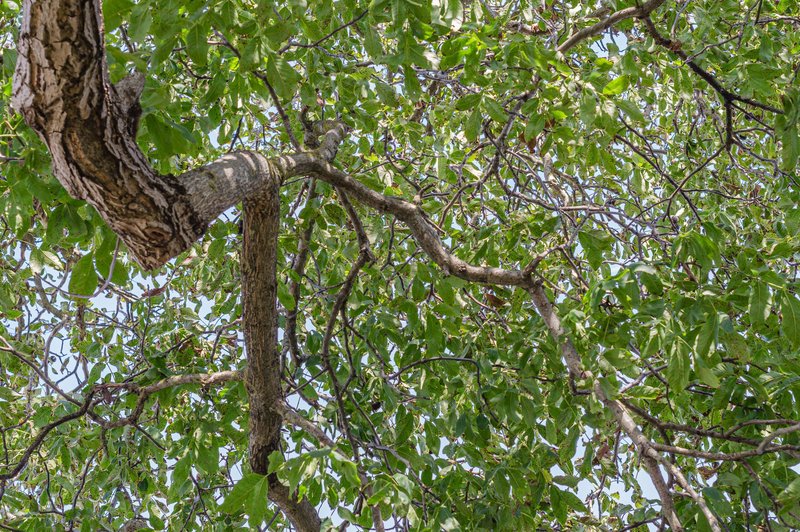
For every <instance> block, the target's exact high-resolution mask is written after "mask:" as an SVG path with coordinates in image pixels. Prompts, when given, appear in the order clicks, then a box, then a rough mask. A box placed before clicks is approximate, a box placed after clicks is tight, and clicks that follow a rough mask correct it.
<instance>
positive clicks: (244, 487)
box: [220, 473, 267, 514]
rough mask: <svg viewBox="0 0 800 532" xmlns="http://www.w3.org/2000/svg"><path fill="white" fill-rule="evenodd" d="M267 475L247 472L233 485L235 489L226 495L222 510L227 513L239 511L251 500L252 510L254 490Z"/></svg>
mask: <svg viewBox="0 0 800 532" xmlns="http://www.w3.org/2000/svg"><path fill="white" fill-rule="evenodd" d="M266 478H267V477H266V476H264V475H259V474H257V473H247V474H246V475H244V476H243V477H242V478H241V479H239V481H238V482H237V483H236V484H235V485H234V486H233V489H232V490H231V491H230V493H228V495H227V497H225V501H224V502H223V503H222V504H221V505H220V510H222V511H223V512H225V513H226V514H233V513H236V512H238V511H239V510H240V509H241V508H242V507H243V506H244V504H245V502H246V501H248V500H249V501H250V503H251V504H250V508H248V510H249V511H252V509H253V508H252V503H253V499H252V496H253V491H254V490H256V489H257V487H258V484H259V483H260V482H262V481H263V480H266Z"/></svg>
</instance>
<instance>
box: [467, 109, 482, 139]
mask: <svg viewBox="0 0 800 532" xmlns="http://www.w3.org/2000/svg"><path fill="white" fill-rule="evenodd" d="M481 119H482V115H481V113H480V111H479V110H478V109H475V110H474V111H472V114H470V115H469V118H467V123H466V124H465V126H464V136H465V137H466V138H467V140H469V141H470V142H475V140H477V138H478V135H480V133H481V125H482V120H481Z"/></svg>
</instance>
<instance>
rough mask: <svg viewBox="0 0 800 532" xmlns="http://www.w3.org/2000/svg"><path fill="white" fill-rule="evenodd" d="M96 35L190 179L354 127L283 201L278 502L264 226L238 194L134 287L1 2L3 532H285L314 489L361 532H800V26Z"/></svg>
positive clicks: (765, 21) (348, 3) (343, 27)
mask: <svg viewBox="0 0 800 532" xmlns="http://www.w3.org/2000/svg"><path fill="white" fill-rule="evenodd" d="M76 4H82V5H89V4H91V2H90V1H88V0H87V1H83V0H82V1H81V2H76ZM87 9H89V8H87ZM88 12H90V11H87V13H88ZM102 13H103V17H104V30H105V52H106V59H107V62H108V70H109V75H110V80H111V81H112V82H114V83H117V82H119V81H120V80H122V79H123V78H125V76H127V75H128V74H130V73H131V72H134V71H137V72H140V73H143V74H144V75H145V85H144V90H143V92H142V94H141V99H140V105H141V109H142V114H141V118H140V119H136V118H138V117H134V118H135V119H134V122H136V123H135V124H133V126H132V127H133V130H134V131H136V130H137V129H136V128H137V127H138V136H137V137H136V139H137V142H138V145H139V147H140V148H141V150H142V152H143V153H144V154H145V155H146V157H147V159H148V160H149V162H150V163H151V164H152V165H153V167H154V168H155V170H157V171H158V172H160V173H161V174H164V175H170V176H172V175H182V174H183V173H185V172H187V171H189V170H193V169H196V168H205V167H204V166H203V165H206V164H208V163H210V162H212V161H214V160H216V159H218V158H219V157H221V156H223V155H224V154H226V153H229V152H236V151H238V150H250V151H252V152H255V153H260V154H262V155H264V156H266V157H272V158H277V157H279V156H283V155H286V154H291V153H296V152H298V151H302V150H310V149H312V148H316V145H315V144H314V143H315V141H316V139H315V136H314V135H310V134H309V131H310V129H313V127H314V124H326V123H327V122H325V121H331V120H335V121H337V123H342V124H346V126H347V130H348V132H347V134H346V135H345V137H344V139H343V140H342V141H341V144H340V145H339V146H338V153H336V151H335V150H334V153H336V156H335V159H334V162H333V166H335V168H333V167H331V170H330V171H329V172H328V171H327V170H326V171H316V170H315V171H314V172H307V173H304V174H303V175H297V176H294V177H291V178H288V179H285V180H284V181H283V182H282V183H281V186H280V189H279V190H280V191H279V196H280V216H279V218H280V219H279V222H278V223H279V227H277V230H278V232H277V239H278V247H277V258H276V262H275V263H276V264H277V288H276V294H277V296H276V297H277V305H278V309H279V316H278V325H277V326H278V329H277V332H278V342H279V344H280V348H279V350H278V352H279V354H280V362H281V366H280V378H281V387H280V388H281V389H280V390H279V391H276V390H272V392H275V393H276V394H277V395H278V396H279V398H280V399H281V400H280V401H279V403H276V404H275V405H273V406H269V405H267V406H268V407H269V408H273V409H275V411H276V412H278V413H279V414H280V416H281V418H282V420H283V424H282V429H281V438H280V441H281V445H280V449H279V450H278V451H276V452H273V453H272V454H271V456H270V457H269V473H270V474H273V475H274V476H273V477H268V476H264V475H262V474H258V472H253V471H251V467H250V465H249V462H248V435H249V434H248V413H249V412H250V411H251V409H252V408H253V406H252V405H251V403H252V401H253V389H252V387H249V385H248V386H245V385H244V383H243V375H246V373H245V372H246V370H247V368H246V360H247V356H248V354H250V353H248V350H247V349H245V345H244V340H245V338H244V334H243V332H242V323H243V319H244V318H246V316H243V310H242V293H241V290H240V287H241V285H242V282H243V273H242V272H243V271H245V272H246V271H247V267H248V264H242V262H241V256H240V249H241V246H242V233H243V232H244V233H245V236H246V235H249V234H256V233H258V230H259V228H258V227H253V224H252V223H251V224H250V225H249V226H248V224H247V222H246V221H245V223H244V228H243V225H242V221H241V214H242V207H241V206H240V205H237V206H235V207H233V208H231V209H228V210H226V211H225V212H224V213H223V214H222V216H221V217H219V219H217V220H216V221H215V222H213V223H212V224H211V225H210V226H209V227H208V229H207V231H206V232H205V233H204V235H203V236H202V238H201V239H200V240H199V241H198V242H196V243H195V244H194V245H193V247H192V248H191V249H189V250H188V251H186V252H185V253H183V254H182V255H180V256H179V257H177V258H176V259H175V260H174V261H172V262H170V263H169V264H167V265H166V266H163V267H161V268H160V269H157V270H155V271H146V270H145V269H144V268H142V267H140V266H139V265H138V264H137V263H136V262H135V261H134V260H132V259H131V257H130V256H129V254H128V253H127V252H126V246H125V245H124V243H123V242H122V241H121V239H119V238H118V236H117V235H116V234H115V233H114V231H112V230H111V229H110V228H109V226H108V225H107V224H106V223H105V222H104V221H103V219H101V217H100V215H98V213H97V211H96V210H95V209H93V208H92V207H91V206H89V205H88V204H87V203H86V202H85V201H82V200H80V199H74V198H72V197H70V196H69V195H68V194H67V192H66V191H65V189H64V187H63V186H62V185H61V184H60V182H59V179H60V176H58V175H54V173H57V172H54V171H53V167H52V166H51V159H50V154H49V152H48V147H47V146H45V145H44V144H43V142H42V140H40V138H39V137H38V136H37V135H36V133H34V131H33V130H32V129H30V128H29V127H28V126H27V125H26V124H25V121H24V119H23V117H22V116H21V115H20V114H18V113H16V112H15V111H14V110H12V109H11V106H10V102H11V97H12V76H13V74H14V69H15V65H16V64H17V60H18V57H17V51H16V50H17V44H16V43H17V40H18V38H19V37H20V35H19V28H20V23H21V20H22V6H21V5H18V4H17V3H15V2H4V3H2V4H0V48H1V49H2V65H0V66H1V67H2V70H3V78H2V80H3V81H2V85H1V86H0V87H2V96H0V105H2V116H0V120H2V129H1V130H0V163H1V164H2V166H0V168H1V169H2V176H1V178H0V239H2V243H3V245H2V246H1V247H0V268H2V276H3V277H2V283H0V438H1V439H2V449H0V527H2V528H8V529H11V530H41V529H43V528H45V527H52V528H54V529H56V530H60V529H70V530H71V529H80V530H99V529H118V528H120V527H122V526H128V527H145V526H146V527H150V528H153V529H157V530H160V529H170V530H171V529H181V528H189V529H215V530H216V529H220V530H227V529H230V528H238V527H245V526H249V527H251V528H256V527H262V528H263V527H267V528H269V527H273V528H278V529H279V528H281V527H288V526H290V522H292V521H294V519H295V518H294V517H293V513H292V512H293V510H292V508H291V507H290V503H292V501H293V502H294V503H296V502H297V499H305V500H306V501H308V502H309V503H310V504H311V506H313V507H314V508H316V509H317V511H318V514H319V516H320V517H321V519H322V520H323V526H329V525H330V526H333V525H336V526H338V525H339V524H341V523H343V522H346V523H349V524H350V525H351V526H352V527H353V528H376V529H380V528H381V527H383V526H387V527H391V526H395V525H396V526H398V527H400V528H401V529H404V530H405V529H409V530H441V529H445V530H476V529H489V530H533V529H537V528H539V529H547V530H549V529H563V530H620V529H625V530H632V529H639V530H645V529H647V528H646V527H647V526H648V525H653V526H663V527H666V526H669V527H671V528H672V529H675V530H678V529H680V528H681V527H685V528H687V529H690V530H721V529H722V527H726V529H728V530H755V529H766V530H791V529H797V528H798V527H800V475H798V472H797V468H796V467H795V466H796V465H797V463H798V460H800V417H798V412H799V411H800V404H798V403H799V402H800V362H798V354H799V353H800V294H798V287H799V286H800V284H799V279H798V264H799V262H798V261H800V239H799V238H798V234H800V207H798V201H799V200H800V188H799V187H798V173H797V167H798V158H799V157H800V134H799V132H798V131H799V130H798V128H799V127H800V82H799V81H798V72H800V64H799V63H798V59H797V58H798V56H800V7H799V6H798V4H797V2H795V1H794V0H781V1H775V2H766V1H764V0H749V1H747V2H734V1H732V0H717V1H710V0H697V1H692V2H688V1H664V0H660V1H659V0H650V1H648V2H635V1H628V0H609V1H603V2H577V1H574V0H567V1H558V0H547V1H541V2H540V1H536V2H529V1H526V0H522V1H510V2H498V3H489V2H482V1H476V0H473V1H462V0H415V1H406V0H373V1H372V2H370V3H364V2H358V1H355V0H341V1H336V2H333V1H330V0H322V1H320V2H313V3H311V2H306V1H305V0H291V1H289V2H272V1H263V2H249V1H244V0H208V1H205V2H199V1H188V2H179V1H176V0H160V1H159V2H155V1H153V0H140V1H136V2H134V1H133V0H107V1H105V2H104V3H103V4H102ZM63 16H65V17H70V16H75V14H74V13H65V14H64V15H63ZM135 114H136V113H134V115H135ZM304 138H305V141H304ZM304 142H306V144H304ZM275 160H278V159H275ZM325 172H328V173H325ZM336 172H339V173H336ZM331 175H336V176H345V177H348V178H352V181H353V182H355V183H356V184H357V185H348V184H347V183H345V182H344V181H335V180H333V178H331ZM337 179H339V178H337ZM341 179H344V178H343V177H342V178H341ZM343 183H344V184H343ZM358 186H360V187H362V188H358ZM364 190H368V191H371V193H372V194H374V195H373V196H369V197H367V195H368V194H367V192H364ZM359 191H360V192H359ZM369 198H373V199H372V200H370V199H369ZM401 200H405V201H402V202H401ZM380 202H384V203H380ZM393 202H394V203H393ZM245 208H246V207H245ZM404 209H405V210H404ZM404 213H405V214H404ZM248 227H249V228H248ZM422 227H424V228H425V229H424V230H423V229H420V228H422ZM426 231H428V232H426ZM432 235H435V236H432ZM426 238H427V239H428V240H425V239H426ZM442 253H446V254H448V255H442ZM449 265H454V266H453V267H449ZM468 266H469V267H470V268H471V267H473V266H475V267H485V268H484V269H482V270H480V271H481V272H484V273H481V274H480V275H479V274H478V273H475V272H477V270H474V271H473V270H468V269H467V267H468ZM501 269H502V270H501ZM502 272H506V273H503V274H502V275H501V273H502ZM506 274H507V275H506ZM503 275H505V276H503ZM514 276H516V277H514ZM515 279H517V280H519V279H521V280H519V282H517V281H515ZM478 281H483V282H478ZM261 294H262V292H257V293H255V294H252V295H253V297H254V298H255V299H258V298H259V297H261ZM265 326H266V325H265ZM273 343H274V342H273ZM249 347H250V346H248V348H249ZM250 351H252V349H250ZM248 392H249V393H248ZM270 478H276V479H279V481H280V482H279V484H275V483H273V482H272V481H271V480H270ZM280 489H284V490H288V491H287V493H288V494H290V496H287V497H284V498H283V499H281V500H282V501H283V502H279V503H276V504H272V503H268V502H267V498H268V496H269V497H270V499H272V500H273V501H275V500H276V499H274V498H273V497H276V496H277V497H280V494H278V493H277V490H280ZM290 499H291V500H290ZM286 501H289V502H288V503H287V502H286ZM287 505H289V506H287ZM295 524H297V523H296V522H295ZM301 528H302V527H301Z"/></svg>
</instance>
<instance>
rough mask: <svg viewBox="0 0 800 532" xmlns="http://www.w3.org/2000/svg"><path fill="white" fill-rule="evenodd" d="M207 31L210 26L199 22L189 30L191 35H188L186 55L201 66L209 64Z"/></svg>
mask: <svg viewBox="0 0 800 532" xmlns="http://www.w3.org/2000/svg"><path fill="white" fill-rule="evenodd" d="M207 31H208V26H207V25H206V24H203V23H201V22H198V23H197V24H195V25H194V26H192V27H191V28H190V29H189V33H188V34H187V35H186V53H187V54H189V57H190V58H191V59H192V61H193V62H194V63H195V64H197V65H199V66H205V65H206V63H207V62H208V37H207Z"/></svg>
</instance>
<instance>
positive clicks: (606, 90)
mask: <svg viewBox="0 0 800 532" xmlns="http://www.w3.org/2000/svg"><path fill="white" fill-rule="evenodd" d="M627 88H628V75H627V74H622V75H621V76H617V77H616V78H614V79H612V80H611V81H609V82H608V84H606V86H605V87H603V94H605V95H606V96H616V95H617V94H622V93H623V92H624V91H625V89H627Z"/></svg>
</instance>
